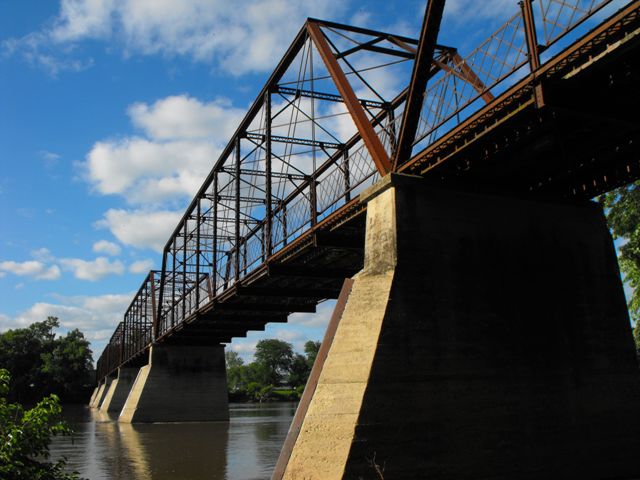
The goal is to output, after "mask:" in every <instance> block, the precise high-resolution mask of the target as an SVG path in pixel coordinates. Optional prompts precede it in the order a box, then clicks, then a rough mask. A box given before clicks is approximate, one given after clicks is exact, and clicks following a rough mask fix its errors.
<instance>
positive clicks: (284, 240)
mask: <svg viewBox="0 0 640 480" xmlns="http://www.w3.org/2000/svg"><path fill="white" fill-rule="evenodd" d="M287 240H288V238H287V204H286V202H284V201H283V202H282V245H283V246H284V247H286V246H287Z"/></svg>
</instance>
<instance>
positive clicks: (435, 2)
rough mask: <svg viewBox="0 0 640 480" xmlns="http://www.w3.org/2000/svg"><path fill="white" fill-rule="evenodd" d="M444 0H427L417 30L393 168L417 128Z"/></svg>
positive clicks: (401, 160)
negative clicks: (418, 40)
mask: <svg viewBox="0 0 640 480" xmlns="http://www.w3.org/2000/svg"><path fill="white" fill-rule="evenodd" d="M444 5H445V0H428V1H427V7H426V11H425V14H424V21H423V22H422V30H421V32H420V43H419V44H418V50H417V52H416V59H415V61H414V62H413V71H412V73H411V83H410V84H409V93H408V95H407V101H406V103H405V107H404V114H403V118H402V124H401V126H400V136H399V139H398V146H397V148H396V151H395V156H394V159H393V165H394V169H397V167H398V164H400V163H404V162H405V161H406V160H408V159H409V158H410V157H411V150H412V147H413V141H414V140H415V137H416V130H417V129H418V119H419V118H420V110H421V109H422V103H423V102H422V100H423V98H424V90H425V88H426V86H427V80H428V79H429V74H430V72H431V65H433V58H434V54H435V49H436V44H437V41H438V32H439V31H440V22H441V21H442V13H443V12H444Z"/></svg>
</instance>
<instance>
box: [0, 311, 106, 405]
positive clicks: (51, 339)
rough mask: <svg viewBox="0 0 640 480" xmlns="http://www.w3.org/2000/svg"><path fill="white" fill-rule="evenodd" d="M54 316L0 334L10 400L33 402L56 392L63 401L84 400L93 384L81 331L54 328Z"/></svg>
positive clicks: (1, 360)
mask: <svg viewBox="0 0 640 480" xmlns="http://www.w3.org/2000/svg"><path fill="white" fill-rule="evenodd" d="M59 326H60V322H59V321H58V318H57V317H47V319H46V320H44V321H42V322H35V323H33V324H31V325H29V326H28V327H26V328H16V329H13V330H7V331H6V332H4V333H1V334H0V368H4V369H6V370H7V371H9V372H10V374H11V377H12V381H11V387H10V388H9V390H8V392H7V399H8V400H9V401H16V402H21V403H26V404H34V403H36V402H37V401H39V400H40V399H41V398H42V397H44V396H45V395H49V394H51V393H54V394H56V395H57V396H58V397H60V398H61V399H62V401H63V402H85V401H86V400H87V398H88V396H89V394H90V392H91V389H92V388H93V386H94V385H93V384H94V383H95V378H94V376H93V366H92V352H91V349H90V348H89V341H88V340H87V339H85V337H84V334H83V333H82V332H81V331H80V330H78V329H74V330H71V331H69V332H68V333H67V334H66V335H64V336H56V335H55V333H54V332H53V331H54V329H55V328H58V327H59Z"/></svg>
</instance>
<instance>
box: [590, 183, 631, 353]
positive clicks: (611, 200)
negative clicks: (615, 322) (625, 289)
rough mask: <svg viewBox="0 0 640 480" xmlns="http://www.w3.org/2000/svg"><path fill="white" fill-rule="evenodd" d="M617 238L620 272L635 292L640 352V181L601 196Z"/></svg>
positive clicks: (610, 225) (601, 201)
mask: <svg viewBox="0 0 640 480" xmlns="http://www.w3.org/2000/svg"><path fill="white" fill-rule="evenodd" d="M600 203H602V205H603V206H604V208H605V211H606V214H607V221H608V223H609V227H610V228H611V230H612V231H613V235H614V238H623V239H625V240H626V243H625V244H624V245H622V246H621V247H620V257H619V259H618V261H619V263H620V270H622V272H623V273H624V275H625V280H626V281H627V282H628V284H629V285H630V286H631V288H632V289H633V294H632V296H631V299H630V300H629V313H630V315H631V318H632V320H633V321H634V322H635V325H636V326H635V330H634V337H635V339H636V346H637V347H638V349H640V181H638V182H635V183H632V184H630V185H627V186H626V187H622V188H618V189H616V190H613V191H611V192H609V193H607V194H606V195H603V196H602V197H600Z"/></svg>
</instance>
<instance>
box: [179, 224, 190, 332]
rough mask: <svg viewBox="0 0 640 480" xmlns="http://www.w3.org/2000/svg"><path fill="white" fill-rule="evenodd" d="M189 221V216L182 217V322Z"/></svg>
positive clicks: (182, 320) (185, 291)
mask: <svg viewBox="0 0 640 480" xmlns="http://www.w3.org/2000/svg"><path fill="white" fill-rule="evenodd" d="M188 223H189V216H188V215H187V217H186V218H185V219H184V227H183V229H182V295H180V300H181V302H182V319H181V320H180V321H181V322H184V319H185V318H186V316H187V315H186V312H187V225H188Z"/></svg>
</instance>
